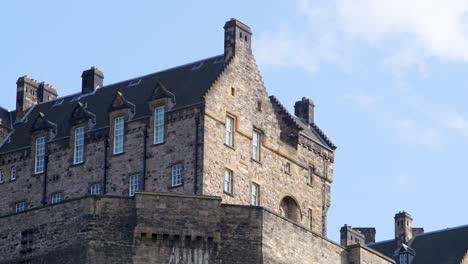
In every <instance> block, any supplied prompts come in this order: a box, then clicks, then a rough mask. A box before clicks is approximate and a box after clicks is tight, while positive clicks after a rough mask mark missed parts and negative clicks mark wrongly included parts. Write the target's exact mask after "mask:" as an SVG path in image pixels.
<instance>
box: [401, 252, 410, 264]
mask: <svg viewBox="0 0 468 264" xmlns="http://www.w3.org/2000/svg"><path fill="white" fill-rule="evenodd" d="M400 264H408V258H407V256H406V254H401V255H400Z"/></svg>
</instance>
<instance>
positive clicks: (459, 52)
mask: <svg viewBox="0 0 468 264" xmlns="http://www.w3.org/2000/svg"><path fill="white" fill-rule="evenodd" d="M231 17H236V18H238V19H240V20H241V21H243V22H245V23H246V24H248V25H249V26H250V27H251V28H252V30H253V33H254V35H253V40H252V42H253V46H254V54H255V56H256V59H257V63H258V65H259V67H260V70H261V72H262V75H263V79H264V82H265V84H266V86H267V89H268V92H269V94H272V95H276V96H277V97H278V98H279V99H280V100H281V101H282V102H283V103H284V105H286V106H287V107H288V108H289V110H290V111H293V107H292V106H293V105H294V102H295V101H297V100H299V99H300V98H301V97H302V96H307V97H309V98H311V99H313V100H314V102H315V105H316V109H315V113H316V118H315V120H316V122H317V123H318V125H319V126H320V127H321V128H322V129H323V130H324V131H325V132H326V133H327V135H328V136H329V137H330V138H331V139H332V140H333V141H334V143H335V144H336V145H337V146H338V149H337V151H336V159H335V171H334V176H335V182H334V183H333V186H332V207H331V209H330V211H329V237H330V238H331V239H333V240H335V241H338V240H339V232H338V230H339V228H340V226H342V225H343V224H345V223H347V224H351V225H353V226H375V227H376V228H377V239H378V240H382V239H390V238H393V216H394V214H395V213H396V212H397V211H399V210H403V209H404V210H407V211H409V212H410V213H411V214H412V215H413V218H414V225H415V226H417V227H424V228H426V230H427V231H430V230H437V229H443V228H446V227H453V226H458V225H464V224H468V210H467V209H466V208H467V200H468V198H467V197H468V195H467V194H466V193H467V191H468V189H467V186H468V177H467V174H468V173H467V170H466V168H465V166H464V165H466V164H467V163H468V162H467V155H466V152H467V149H468V105H467V104H466V103H465V102H466V98H468V90H467V87H466V84H467V83H468V74H466V71H468V64H467V62H468V2H466V1H458V0H446V1H436V0H413V1H405V0H393V1H373V0H327V1H325V0H324V1H320V0H296V1H246V0H240V1H235V2H232V1H231V2H224V1H214V0H213V1H190V2H189V1H164V2H162V1H158V2H157V1H131V2H130V1H112V2H110V1H109V2H105V3H104V1H100V2H98V1H74V2H72V1H67V2H66V3H65V2H64V1H8V2H5V3H3V4H2V8H1V9H0V24H1V25H2V26H0V36H1V38H0V43H1V44H0V58H1V64H0V67H1V70H0V82H1V86H2V87H1V91H2V96H1V97H0V105H1V106H3V107H5V108H8V109H10V110H11V109H14V107H15V105H14V104H15V96H16V95H15V87H16V84H15V82H16V79H17V78H18V77H19V76H22V75H25V74H27V75H28V76H30V77H31V78H35V79H38V80H41V81H46V82H48V83H51V84H53V85H54V87H56V88H57V90H58V91H59V94H60V95H66V94H70V93H74V92H78V91H79V90H80V83H81V78H80V75H81V72H82V71H83V70H85V69H88V68H89V67H90V66H92V65H95V66H97V67H99V68H100V69H102V70H103V72H104V74H105V80H104V81H105V83H107V84H110V83H114V82H118V81H121V80H125V79H129V78H133V77H135V76H139V75H144V74H148V73H151V72H155V71H158V70H161V69H164V68H168V67H173V66H177V65H180V64H184V63H188V62H191V61H195V60H199V59H202V58H205V57H210V56H213V55H217V54H221V53H222V52H223V30H222V26H223V25H224V22H225V21H227V20H228V19H229V18H231Z"/></svg>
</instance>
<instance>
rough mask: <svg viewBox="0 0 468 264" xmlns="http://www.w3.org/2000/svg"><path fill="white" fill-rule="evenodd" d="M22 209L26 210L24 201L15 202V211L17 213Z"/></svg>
mask: <svg viewBox="0 0 468 264" xmlns="http://www.w3.org/2000/svg"><path fill="white" fill-rule="evenodd" d="M24 210H26V202H19V203H16V205H15V212H17V213H19V212H23V211H24Z"/></svg>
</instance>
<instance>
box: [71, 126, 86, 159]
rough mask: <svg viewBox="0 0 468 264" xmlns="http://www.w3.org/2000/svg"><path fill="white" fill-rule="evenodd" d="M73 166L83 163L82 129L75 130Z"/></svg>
mask: <svg viewBox="0 0 468 264" xmlns="http://www.w3.org/2000/svg"><path fill="white" fill-rule="evenodd" d="M74 145H75V146H74V151H73V152H74V155H73V164H80V163H83V161H84V127H77V128H75V144H74Z"/></svg>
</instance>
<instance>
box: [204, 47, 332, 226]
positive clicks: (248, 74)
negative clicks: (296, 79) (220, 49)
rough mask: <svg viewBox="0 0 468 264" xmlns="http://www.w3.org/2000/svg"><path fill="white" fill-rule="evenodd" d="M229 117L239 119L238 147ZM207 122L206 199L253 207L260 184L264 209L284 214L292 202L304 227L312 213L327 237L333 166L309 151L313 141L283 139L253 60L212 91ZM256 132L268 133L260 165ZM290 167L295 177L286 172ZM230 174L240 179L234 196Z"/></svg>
mask: <svg viewBox="0 0 468 264" xmlns="http://www.w3.org/2000/svg"><path fill="white" fill-rule="evenodd" d="M232 89H234V95H232V92H233V90H232ZM258 104H261V109H259V108H258ZM226 116H230V117H233V118H234V119H235V125H234V127H235V133H234V146H233V147H230V146H227V145H225V137H226V130H225V120H226ZM204 120H205V121H204V128H205V129H204V158H203V160H204V163H203V166H204V167H203V194H205V195H215V196H221V197H222V199H223V202H224V203H235V204H241V205H248V204H249V203H250V185H251V183H252V182H254V183H257V184H259V185H260V205H261V206H264V207H266V208H268V209H270V210H272V211H274V212H277V213H279V212H280V210H279V209H280V208H279V206H280V202H281V200H282V198H283V197H285V196H291V197H293V198H294V199H295V200H296V201H297V203H298V206H299V208H300V212H301V215H300V217H299V218H300V223H301V224H302V225H304V226H309V221H308V212H309V209H310V210H311V211H312V219H313V221H312V229H313V230H314V231H316V232H322V230H323V229H324V226H323V225H326V221H324V218H325V216H326V215H323V214H322V213H323V212H324V213H325V214H326V209H327V208H328V207H329V205H330V182H331V179H332V175H333V163H332V162H330V161H328V162H327V163H325V162H324V157H325V156H324V155H321V153H317V152H316V151H315V150H314V149H313V148H312V147H307V144H308V145H310V142H308V139H302V140H301V142H305V143H304V144H303V145H296V146H293V145H291V144H288V143H286V142H285V141H282V140H281V139H280V135H281V129H280V124H279V122H278V119H277V117H276V115H275V110H274V109H273V106H272V103H271V101H270V98H269V97H268V94H267V92H266V90H265V87H264V85H263V82H262V80H261V76H260V73H259V71H258V69H257V65H256V63H255V59H254V57H253V55H252V54H250V53H249V52H245V53H240V54H237V55H236V57H234V58H233V59H232V60H231V62H230V63H229V64H228V65H227V66H226V68H225V70H224V72H223V73H222V74H221V75H220V76H219V78H218V80H217V81H216V82H215V83H214V85H213V86H212V87H211V88H210V90H209V92H208V93H207V95H206V96H205V118H204ZM254 128H255V129H258V130H259V131H261V132H262V133H263V134H262V148H261V154H260V155H261V158H260V162H257V161H254V160H252V158H251V157H252V133H253V130H254ZM306 143H307V144H306ZM324 151H325V150H324ZM287 164H289V166H290V173H287V171H286V169H285V168H286V166H287ZM310 166H313V167H315V169H316V175H314V176H313V180H312V183H311V184H310V185H309V184H308V175H309V167H310ZM325 167H326V168H327V169H328V171H327V175H328V177H329V181H327V182H326V184H325V188H323V187H324V183H323V181H322V179H321V178H320V177H319V176H322V175H324V174H325V173H324V171H325V170H324V168H325ZM225 169H230V170H232V171H233V174H234V175H233V193H232V194H227V193H224V192H223V177H224V170H225ZM279 186H281V187H279ZM322 190H325V192H326V193H325V195H323V193H322ZM323 197H325V201H324V199H323ZM323 205H325V210H322V206H323ZM325 229H326V227H325Z"/></svg>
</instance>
